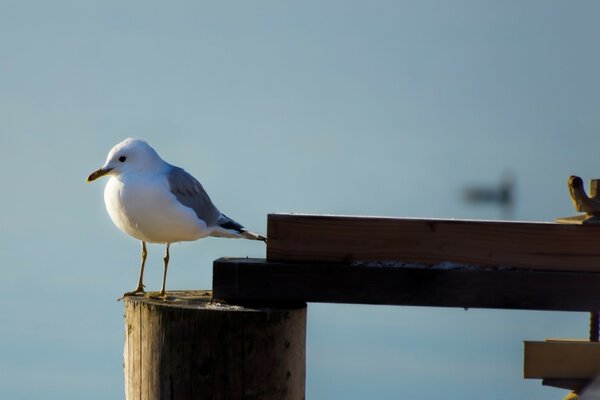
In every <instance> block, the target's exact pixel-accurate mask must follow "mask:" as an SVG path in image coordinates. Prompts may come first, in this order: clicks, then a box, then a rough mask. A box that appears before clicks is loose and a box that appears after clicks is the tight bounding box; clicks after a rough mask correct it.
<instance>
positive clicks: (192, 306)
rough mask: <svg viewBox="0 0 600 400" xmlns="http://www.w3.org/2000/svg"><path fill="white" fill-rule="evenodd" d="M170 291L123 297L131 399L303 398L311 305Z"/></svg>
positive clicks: (127, 374)
mask: <svg viewBox="0 0 600 400" xmlns="http://www.w3.org/2000/svg"><path fill="white" fill-rule="evenodd" d="M167 294H168V295H169V297H168V299H167V300H166V301H162V300H154V299H151V298H149V297H138V296H132V297H126V298H125V299H124V305H125V350H124V356H123V358H124V369H125V393H126V399H128V400H133V399H136V400H137V399H141V400H158V399H162V400H166V399H170V400H177V399H180V400H189V399H197V398H202V399H215V400H217V399H231V400H235V399H245V400H250V399H257V400H258V399H272V400H279V399H304V382H305V341H306V304H304V303H296V304H295V305H288V306H286V307H285V308H278V307H242V306H232V305H227V304H223V303H218V302H211V301H210V299H211V292H209V291H194V292H168V293H167Z"/></svg>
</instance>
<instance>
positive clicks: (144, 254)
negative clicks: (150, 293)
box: [123, 241, 148, 297]
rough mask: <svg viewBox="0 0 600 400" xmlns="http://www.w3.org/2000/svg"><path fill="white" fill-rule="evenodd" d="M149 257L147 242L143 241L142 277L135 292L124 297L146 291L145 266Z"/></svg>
mask: <svg viewBox="0 0 600 400" xmlns="http://www.w3.org/2000/svg"><path fill="white" fill-rule="evenodd" d="M147 255H148V251H147V250H146V242H144V241H142V266H141V267H140V277H139V278H138V284H137V287H136V288H135V290H134V291H133V292H127V293H125V294H124V295H123V297H125V296H135V295H138V294H144V293H146V291H145V290H144V265H146V256H147Z"/></svg>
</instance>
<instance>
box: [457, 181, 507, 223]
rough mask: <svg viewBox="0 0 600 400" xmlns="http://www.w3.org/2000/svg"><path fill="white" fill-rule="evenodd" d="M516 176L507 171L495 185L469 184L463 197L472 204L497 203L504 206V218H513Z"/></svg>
mask: <svg viewBox="0 0 600 400" xmlns="http://www.w3.org/2000/svg"><path fill="white" fill-rule="evenodd" d="M514 192H515V177H514V175H513V174H512V172H510V171H507V172H505V173H504V174H503V175H502V178H501V180H500V183H499V184H497V185H495V186H485V185H477V186H475V185H474V186H468V187H466V188H465V189H464V190H463V199H464V200H465V201H466V202H467V203H471V204H495V205H498V206H500V207H501V208H502V216H503V219H512V215H513V209H514Z"/></svg>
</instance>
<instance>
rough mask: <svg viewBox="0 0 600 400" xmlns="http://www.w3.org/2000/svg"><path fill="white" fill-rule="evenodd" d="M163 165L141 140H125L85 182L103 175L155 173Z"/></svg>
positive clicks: (153, 151) (157, 156)
mask: <svg viewBox="0 0 600 400" xmlns="http://www.w3.org/2000/svg"><path fill="white" fill-rule="evenodd" d="M164 165H165V162H164V161H163V160H162V159H161V158H160V156H159V155H158V153H156V151H155V150H154V149H153V148H152V147H151V146H150V145H149V144H148V143H146V142H145V141H143V140H141V139H125V140H123V141H122V142H121V143H119V144H117V145H115V146H114V147H113V148H112V149H111V150H110V151H109V152H108V156H107V157H106V162H105V163H104V165H103V166H102V167H101V168H100V169H98V170H96V171H94V172H92V173H91V174H90V175H89V176H88V177H87V181H88V182H91V181H93V180H96V179H98V178H100V177H102V176H104V175H113V176H119V175H124V174H127V173H136V172H145V171H155V170H158V169H160V168H162V167H163V166H164Z"/></svg>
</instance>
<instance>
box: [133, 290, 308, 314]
mask: <svg viewBox="0 0 600 400" xmlns="http://www.w3.org/2000/svg"><path fill="white" fill-rule="evenodd" d="M122 300H123V303H124V304H138V305H143V306H149V307H168V308H174V309H175V308H176V309H188V310H206V311H225V312H256V311H259V312H262V311H265V310H296V309H301V308H306V303H304V302H277V301H269V302H260V301H252V300H247V301H242V302H236V304H229V303H227V302H225V301H219V300H218V299H216V298H215V297H214V296H213V291H212V290H169V291H167V295H166V297H164V298H163V297H161V296H160V295H159V293H158V292H148V293H146V294H143V295H134V296H125V297H123V298H122Z"/></svg>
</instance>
